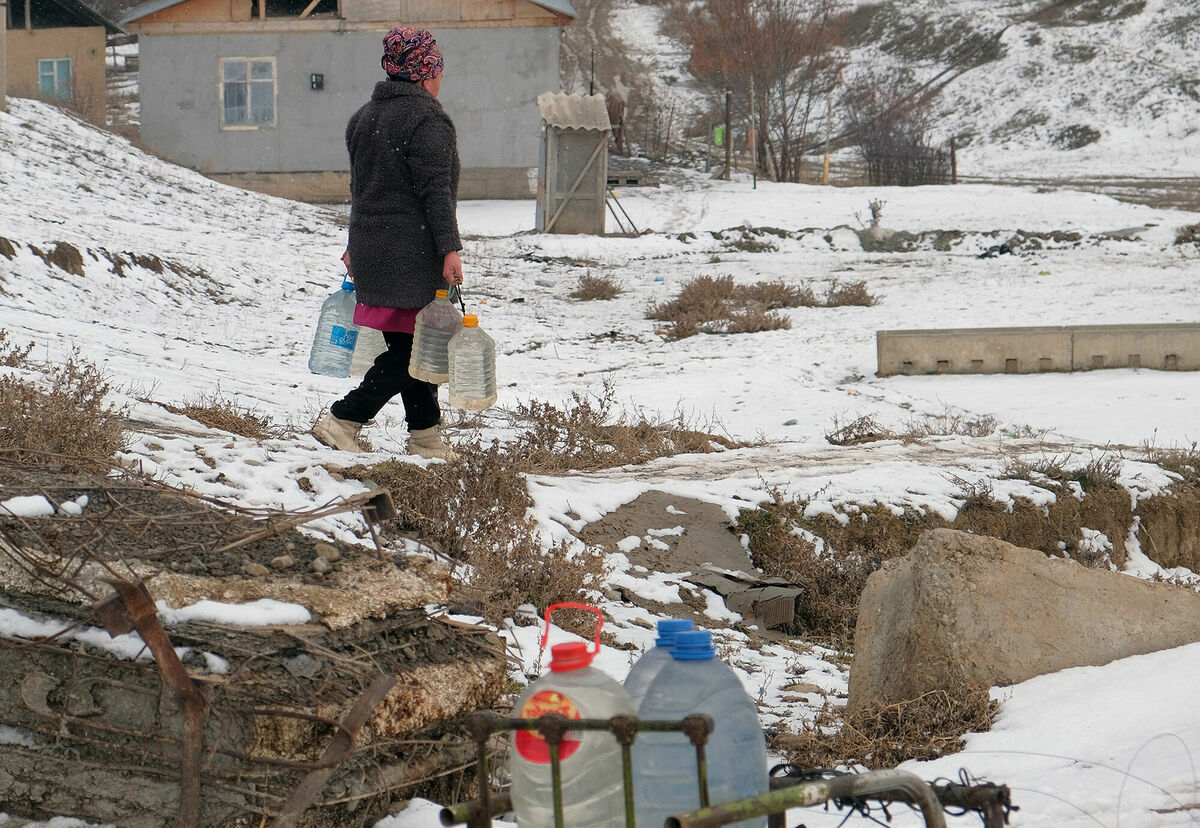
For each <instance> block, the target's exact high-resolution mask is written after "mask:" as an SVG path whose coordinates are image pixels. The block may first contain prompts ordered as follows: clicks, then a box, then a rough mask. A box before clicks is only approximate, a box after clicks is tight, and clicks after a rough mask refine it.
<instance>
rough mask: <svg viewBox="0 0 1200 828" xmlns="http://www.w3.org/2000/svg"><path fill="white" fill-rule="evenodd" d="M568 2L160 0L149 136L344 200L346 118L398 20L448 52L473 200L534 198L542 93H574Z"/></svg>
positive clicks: (290, 186) (450, 92) (233, 172)
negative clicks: (565, 45) (427, 33)
mask: <svg viewBox="0 0 1200 828" xmlns="http://www.w3.org/2000/svg"><path fill="white" fill-rule="evenodd" d="M575 16H576V13H575V10H574V9H573V8H572V6H571V4H570V2H569V0H311V2H310V0H151V2H148V3H144V4H142V5H140V6H136V7H135V8H133V9H131V10H129V11H128V12H127V13H126V14H125V15H124V16H123V18H122V19H121V20H120V24H121V26H122V27H123V28H124V29H125V30H126V31H129V32H131V33H135V34H137V35H138V39H139V42H140V47H139V51H140V69H141V130H142V131H141V140H142V143H144V144H145V145H146V146H147V147H148V148H149V149H151V150H152V151H154V152H155V153H157V154H159V155H161V156H163V157H165V158H169V159H171V160H173V161H175V162H176V163H179V164H183V165H185V166H188V167H192V168H194V169H196V170H199V171H200V172H203V173H205V174H206V175H209V176H210V177H212V178H215V179H218V180H222V181H226V182H228V183H231V184H236V185H238V186H243V187H247V188H250V189H255V190H260V191H262V192H268V193H273V194H276V195H282V196H286V197H290V198H300V199H306V200H311V201H340V200H345V199H346V198H347V195H348V188H349V159H348V158H347V155H346V146H345V137H344V131H345V126H346V121H347V120H348V119H349V117H350V116H351V115H352V114H353V113H354V111H355V110H356V109H357V108H358V107H359V106H361V105H362V104H363V103H365V102H366V101H367V99H368V98H369V97H370V94H371V90H372V88H373V87H374V85H375V82H376V81H379V80H383V79H384V75H383V71H382V70H381V69H380V67H379V58H380V55H381V54H382V45H381V40H382V37H383V35H384V34H385V33H386V32H387V30H388V29H390V28H391V27H393V26H400V25H407V26H420V27H423V28H427V29H429V30H431V31H432V32H433V33H434V36H435V37H436V38H437V40H438V45H439V47H440V48H441V50H442V54H443V55H444V56H445V60H446V71H445V74H444V75H443V79H442V90H441V95H440V97H439V100H440V101H441V102H442V104H443V105H444V106H445V107H446V110H447V111H448V112H449V113H450V116H451V117H452V118H453V119H454V122H455V125H456V127H457V129H458V138H459V153H460V155H461V157H462V165H463V175H462V181H461V185H460V191H459V195H460V197H461V198H516V197H524V198H529V197H531V196H532V195H533V194H534V192H535V190H536V185H537V163H538V140H539V139H538V130H539V124H540V121H539V116H538V109H537V97H538V95H539V94H541V93H543V92H548V91H557V90H558V88H559V74H558V66H559V43H560V39H561V34H562V27H563V26H566V25H568V24H570V23H571V22H572V21H573V20H574V19H575Z"/></svg>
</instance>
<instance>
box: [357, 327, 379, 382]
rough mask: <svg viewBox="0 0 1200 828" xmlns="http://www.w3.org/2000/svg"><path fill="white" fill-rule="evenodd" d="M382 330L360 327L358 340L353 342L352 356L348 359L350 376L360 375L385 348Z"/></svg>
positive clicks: (368, 369)
mask: <svg viewBox="0 0 1200 828" xmlns="http://www.w3.org/2000/svg"><path fill="white" fill-rule="evenodd" d="M387 347H388V346H387V342H385V341H384V339H383V331H377V330H375V329H374V328H366V327H360V328H359V329H358V341H357V342H356V343H355V344H354V357H353V358H352V359H351V360H350V376H352V377H361V376H362V375H363V374H365V373H367V371H370V370H371V366H372V365H374V364H375V357H377V356H379V355H380V354H382V353H383V352H384V351H386V350H387Z"/></svg>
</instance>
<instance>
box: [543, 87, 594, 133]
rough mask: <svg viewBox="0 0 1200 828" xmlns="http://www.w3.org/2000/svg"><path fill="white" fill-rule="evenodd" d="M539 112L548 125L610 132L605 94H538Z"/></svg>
mask: <svg viewBox="0 0 1200 828" xmlns="http://www.w3.org/2000/svg"><path fill="white" fill-rule="evenodd" d="M537 105H538V114H539V115H541V116H542V120H543V121H545V122H546V125H547V126H552V127H560V128H562V129H594V130H599V131H600V132H608V131H609V130H610V129H612V124H611V123H610V122H609V120H608V107H607V106H605V103H604V96H603V95H568V94H567V93H565V92H545V93H543V94H541V95H538V99H537Z"/></svg>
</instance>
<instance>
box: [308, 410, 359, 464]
mask: <svg viewBox="0 0 1200 828" xmlns="http://www.w3.org/2000/svg"><path fill="white" fill-rule="evenodd" d="M362 427H363V424H362V423H355V422H351V421H350V420H339V419H338V418H337V417H335V416H333V415H332V414H326V415H325V416H324V417H322V418H321V419H319V420H317V424H316V425H315V426H313V428H312V435H313V436H314V437H316V438H317V439H318V440H320V441H321V442H322V443H324V444H325V445H327V446H329V447H330V448H335V449H339V450H341V451H348V452H351V453H352V454H362V453H363V452H364V451H365V450H366V449H364V448H363V447H362V444H360V443H359V442H358V435H359V434H360V433H361V432H362Z"/></svg>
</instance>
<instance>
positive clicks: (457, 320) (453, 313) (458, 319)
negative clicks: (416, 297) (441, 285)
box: [408, 290, 462, 385]
mask: <svg viewBox="0 0 1200 828" xmlns="http://www.w3.org/2000/svg"><path fill="white" fill-rule="evenodd" d="M461 327H462V314H461V313H459V311H458V308H456V307H454V305H452V304H451V303H450V299H449V293H448V292H447V291H444V290H439V291H438V292H437V298H436V299H434V300H433V301H432V302H430V303H429V304H428V305H426V306H425V307H424V308H422V309H421V312H420V313H418V314H417V324H416V327H415V329H414V330H413V347H412V358H411V359H410V360H409V363H408V373H409V374H411V375H412V377H413V378H414V379H419V380H423V381H425V382H432V383H434V384H435V385H436V384H440V383H443V382H446V381H447V380H449V379H450V354H449V351H448V350H447V348H448V346H449V345H450V337H452V336H454V335H455V334H456V333H458V330H459V328H461Z"/></svg>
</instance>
